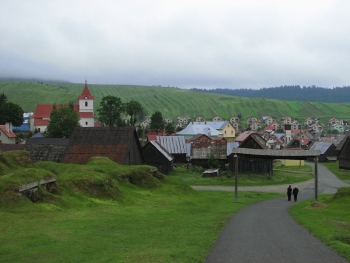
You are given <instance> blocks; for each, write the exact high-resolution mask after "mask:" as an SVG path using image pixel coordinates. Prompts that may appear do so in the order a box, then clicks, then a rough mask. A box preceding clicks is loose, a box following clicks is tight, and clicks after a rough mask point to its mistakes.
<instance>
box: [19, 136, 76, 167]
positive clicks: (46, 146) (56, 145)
mask: <svg viewBox="0 0 350 263" xmlns="http://www.w3.org/2000/svg"><path fill="white" fill-rule="evenodd" d="M68 144H69V139H66V138H28V139H27V140H26V144H25V149H26V150H27V151H29V156H30V159H32V161H33V162H39V161H51V162H61V161H62V159H63V157H64V155H65V153H66V151H67V148H68Z"/></svg>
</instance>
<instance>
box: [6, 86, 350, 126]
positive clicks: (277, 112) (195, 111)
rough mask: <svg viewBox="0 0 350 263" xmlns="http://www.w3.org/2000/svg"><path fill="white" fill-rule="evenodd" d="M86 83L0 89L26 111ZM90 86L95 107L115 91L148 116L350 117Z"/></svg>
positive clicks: (308, 107)
mask: <svg viewBox="0 0 350 263" xmlns="http://www.w3.org/2000/svg"><path fill="white" fill-rule="evenodd" d="M83 87H84V84H49V83H43V84H41V83H35V82H6V81H0V93H5V95H6V96H7V97H8V100H9V101H11V102H14V103H17V104H19V105H20V106H21V107H22V108H23V110H24V111H25V112H31V111H33V110H34V108H35V105H36V104H38V103H40V104H45V103H49V104H52V103H56V104H62V103H68V102H69V101H72V100H76V99H77V96H79V95H80V94H81V92H82V90H83ZM89 88H90V91H91V93H92V94H93V96H94V97H95V103H94V107H95V110H96V109H97V108H98V107H99V104H100V101H101V99H102V98H103V97H104V96H107V95H112V96H117V97H120V98H121V100H122V101H123V102H128V101H130V100H136V101H138V102H140V103H141V105H142V106H143V107H144V109H145V115H146V116H150V115H152V114H153V113H154V112H155V111H160V112H161V113H162V115H163V117H169V118H171V119H173V120H174V121H175V120H176V119H177V117H179V116H184V117H187V118H190V119H191V120H194V118H195V117H197V116H203V117H205V118H213V117H214V116H216V115H218V116H220V117H222V118H225V119H226V120H228V119H229V118H230V117H232V116H237V115H239V114H241V116H242V123H245V122H244V121H245V120H247V118H249V117H250V116H255V117H262V116H267V115H270V116H275V117H276V118H277V119H280V118H281V117H282V116H287V115H289V116H292V117H294V118H298V119H299V120H300V121H303V120H304V119H306V118H307V117H318V118H320V119H321V121H322V122H323V123H326V122H327V121H328V120H329V119H330V118H332V117H335V118H339V119H344V120H348V121H350V119H349V116H350V104H336V103H333V104H332V103H315V102H312V103H310V102H294V101H289V102H287V101H279V100H272V99H251V98H243V97H233V96H228V95H221V94H208V93H202V92H194V91H188V90H182V89H178V88H170V87H155V86H152V87H149V86H136V85H89Z"/></svg>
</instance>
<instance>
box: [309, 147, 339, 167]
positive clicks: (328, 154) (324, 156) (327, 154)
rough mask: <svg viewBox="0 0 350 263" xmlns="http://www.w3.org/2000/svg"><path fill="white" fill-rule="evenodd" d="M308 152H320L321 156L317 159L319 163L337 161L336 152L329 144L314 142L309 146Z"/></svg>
mask: <svg viewBox="0 0 350 263" xmlns="http://www.w3.org/2000/svg"><path fill="white" fill-rule="evenodd" d="M309 150H319V151H320V152H321V155H320V156H319V157H318V161H319V162H327V161H336V160H337V156H338V150H337V149H336V146H335V145H334V144H333V143H331V142H314V143H312V144H311V145H310V147H309ZM311 161H312V160H311Z"/></svg>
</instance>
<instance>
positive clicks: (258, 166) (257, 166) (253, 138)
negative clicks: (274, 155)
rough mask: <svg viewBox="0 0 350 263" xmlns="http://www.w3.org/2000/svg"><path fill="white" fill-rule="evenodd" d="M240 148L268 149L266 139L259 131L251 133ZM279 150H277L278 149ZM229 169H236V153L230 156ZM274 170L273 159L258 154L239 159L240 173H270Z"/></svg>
mask: <svg viewBox="0 0 350 263" xmlns="http://www.w3.org/2000/svg"><path fill="white" fill-rule="evenodd" d="M238 148H246V149H267V147H266V141H265V139H264V138H262V137H261V136H260V135H259V134H258V133H251V134H249V136H248V137H247V138H246V139H245V140H244V141H242V142H241V144H240V145H239V146H238V147H237V149H238ZM276 151H277V150H276ZM228 162H229V169H230V171H234V169H235V166H236V161H235V158H234V154H232V153H231V154H230V156H229V157H228ZM272 172H273V160H272V159H266V158H260V157H257V156H242V157H240V158H239V159H238V173H252V174H270V175H272Z"/></svg>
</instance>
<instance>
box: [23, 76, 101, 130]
mask: <svg viewBox="0 0 350 263" xmlns="http://www.w3.org/2000/svg"><path fill="white" fill-rule="evenodd" d="M78 100H79V104H75V105H73V109H74V110H75V111H76V112H78V114H79V116H80V120H79V124H80V126H81V127H95V126H96V124H95V119H94V96H92V95H91V93H90V90H89V88H88V85H87V82H86V81H85V86H84V89H83V92H82V93H81V95H80V96H79V97H78ZM59 107H60V105H56V108H59ZM52 109H53V104H38V105H36V108H35V110H34V113H33V115H32V116H31V118H30V129H31V131H35V129H36V130H37V131H38V132H44V131H45V130H46V128H47V126H48V125H49V123H50V115H51V111H52Z"/></svg>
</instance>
